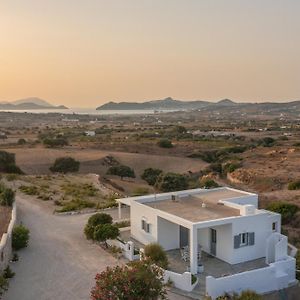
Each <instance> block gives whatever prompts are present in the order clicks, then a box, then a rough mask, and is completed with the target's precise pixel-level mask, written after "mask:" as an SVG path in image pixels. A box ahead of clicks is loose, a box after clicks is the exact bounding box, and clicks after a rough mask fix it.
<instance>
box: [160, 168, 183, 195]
mask: <svg viewBox="0 0 300 300" xmlns="http://www.w3.org/2000/svg"><path fill="white" fill-rule="evenodd" d="M155 186H156V187H157V188H158V189H159V190H161V191H163V192H171V191H180V190H185V189H187V187H188V179H187V177H186V176H184V175H182V174H177V173H171V172H169V173H166V174H161V175H160V176H159V177H158V179H157V182H156V184H155Z"/></svg>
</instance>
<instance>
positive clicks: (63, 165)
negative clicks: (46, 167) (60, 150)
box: [50, 157, 80, 173]
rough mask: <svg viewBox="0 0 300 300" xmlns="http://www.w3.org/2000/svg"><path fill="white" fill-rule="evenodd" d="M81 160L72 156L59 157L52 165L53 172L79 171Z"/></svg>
mask: <svg viewBox="0 0 300 300" xmlns="http://www.w3.org/2000/svg"><path fill="white" fill-rule="evenodd" d="M79 165H80V162H79V161H77V160H75V159H74V158H72V157H60V158H57V159H56V160H55V162H54V164H53V166H52V167H50V171H51V172H59V173H69V172H78V170H79Z"/></svg>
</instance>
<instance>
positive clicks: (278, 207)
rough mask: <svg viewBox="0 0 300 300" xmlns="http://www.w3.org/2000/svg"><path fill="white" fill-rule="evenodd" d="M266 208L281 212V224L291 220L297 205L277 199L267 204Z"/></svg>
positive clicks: (296, 210) (297, 208)
mask: <svg viewBox="0 0 300 300" xmlns="http://www.w3.org/2000/svg"><path fill="white" fill-rule="evenodd" d="M267 210H271V211H274V212H276V213H279V214H281V219H282V224H287V223H289V222H290V221H292V219H293V217H294V216H295V214H296V213H297V212H298V210H299V207H298V206H297V205H295V204H292V203H288V202H281V201H279V202H272V203H270V204H268V206H267Z"/></svg>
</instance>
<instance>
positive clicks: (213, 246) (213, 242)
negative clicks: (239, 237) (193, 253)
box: [210, 228, 217, 256]
mask: <svg viewBox="0 0 300 300" xmlns="http://www.w3.org/2000/svg"><path fill="white" fill-rule="evenodd" d="M210 254H211V255H213V256H216V255H217V230H215V229H213V228H210Z"/></svg>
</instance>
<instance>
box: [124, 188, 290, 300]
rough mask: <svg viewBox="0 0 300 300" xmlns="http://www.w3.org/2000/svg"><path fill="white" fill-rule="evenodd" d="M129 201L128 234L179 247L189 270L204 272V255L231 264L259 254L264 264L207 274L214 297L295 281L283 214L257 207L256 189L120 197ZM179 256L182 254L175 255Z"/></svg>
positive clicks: (144, 241)
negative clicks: (236, 272) (283, 229)
mask: <svg viewBox="0 0 300 300" xmlns="http://www.w3.org/2000/svg"><path fill="white" fill-rule="evenodd" d="M118 202H119V214H120V216H119V217H120V218H121V204H125V205H127V206H130V221H131V229H130V230H131V237H132V238H133V239H134V240H137V241H138V242H139V243H142V244H144V245H146V244H149V243H151V242H157V243H159V244H160V245H161V246H162V247H163V248H164V249H165V250H172V249H181V250H180V251H181V255H182V257H181V258H182V259H184V260H185V261H188V263H189V270H188V271H189V272H190V273H191V274H198V273H202V272H203V270H205V264H203V263H202V259H201V257H202V256H203V254H208V255H209V257H215V258H217V259H218V260H221V261H223V262H226V263H227V264H230V265H236V264H243V263H246V262H249V261H254V260H258V259H263V261H264V263H265V265H264V266H263V267H260V268H257V269H254V270H249V271H245V272H240V273H238V274H233V275H230V276H222V277H220V278H215V277H213V274H212V276H210V274H207V275H208V276H206V293H207V294H208V295H210V296H212V298H213V299H214V298H216V297H218V296H220V295H222V294H223V293H224V292H233V291H235V292H240V291H241V290H243V289H252V290H256V291H257V292H259V293H265V292H269V291H272V290H278V289H281V288H285V287H288V286H289V285H291V284H294V283H295V282H296V279H295V268H296V267H295V259H294V258H293V257H291V256H289V255H288V242H287V237H286V236H284V235H282V234H281V216H280V215H279V214H277V213H273V212H270V211H266V210H263V209H258V196H257V195H256V194H252V193H248V192H244V191H240V190H236V189H232V188H227V187H225V188H215V189H209V190H207V189H193V190H185V191H179V192H172V193H162V194H155V195H147V196H140V197H130V198H123V199H118ZM179 259H180V258H179Z"/></svg>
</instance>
